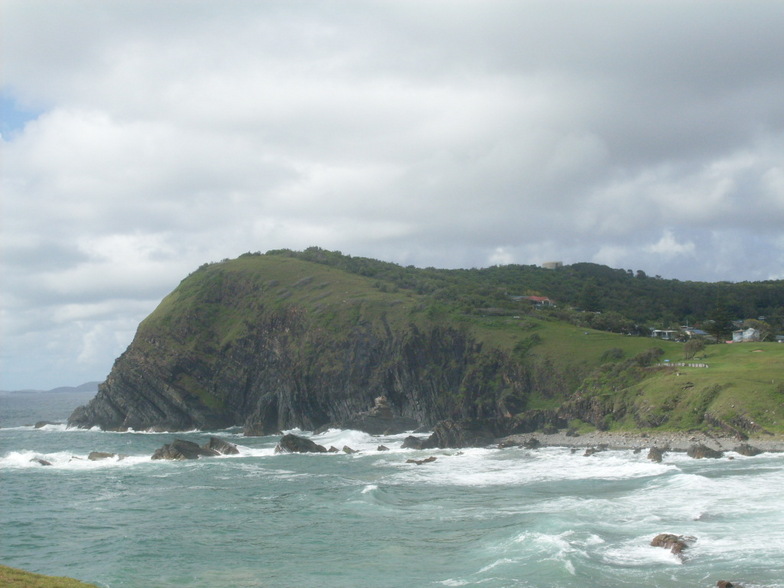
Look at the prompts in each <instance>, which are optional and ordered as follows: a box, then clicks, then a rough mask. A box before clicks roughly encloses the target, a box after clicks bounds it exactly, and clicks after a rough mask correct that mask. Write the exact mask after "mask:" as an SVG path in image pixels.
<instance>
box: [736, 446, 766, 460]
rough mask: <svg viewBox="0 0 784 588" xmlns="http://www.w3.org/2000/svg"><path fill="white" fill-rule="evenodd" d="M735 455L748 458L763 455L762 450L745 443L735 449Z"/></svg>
mask: <svg viewBox="0 0 784 588" xmlns="http://www.w3.org/2000/svg"><path fill="white" fill-rule="evenodd" d="M733 451H734V452H735V453H740V454H741V455H745V456H748V457H753V456H755V455H759V454H760V453H763V451H762V449H758V448H756V447H753V446H752V445H749V444H748V443H743V444H742V445H738V446H737V447H736V448H735V449H733Z"/></svg>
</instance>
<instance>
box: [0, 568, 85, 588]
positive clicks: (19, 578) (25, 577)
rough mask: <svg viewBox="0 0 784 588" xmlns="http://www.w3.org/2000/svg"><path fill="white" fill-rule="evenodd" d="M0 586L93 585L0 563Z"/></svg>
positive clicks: (62, 587)
mask: <svg viewBox="0 0 784 588" xmlns="http://www.w3.org/2000/svg"><path fill="white" fill-rule="evenodd" d="M0 586H6V587H8V588H13V587H15V586H17V587H19V588H84V587H85V586H94V584H86V583H84V582H80V581H79V580H74V579H72V578H62V577H56V576H42V575H41V574H33V573H32V572H26V571H24V570H18V569H16V568H9V567H8V566H3V565H0Z"/></svg>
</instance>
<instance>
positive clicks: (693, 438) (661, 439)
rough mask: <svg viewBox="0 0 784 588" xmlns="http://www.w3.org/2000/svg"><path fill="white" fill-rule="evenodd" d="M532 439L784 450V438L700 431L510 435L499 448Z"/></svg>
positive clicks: (562, 443)
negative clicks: (746, 445)
mask: <svg viewBox="0 0 784 588" xmlns="http://www.w3.org/2000/svg"><path fill="white" fill-rule="evenodd" d="M532 439H535V440H537V441H538V442H539V443H540V444H541V445H540V446H542V447H575V448H589V447H599V446H603V447H605V448H607V449H649V448H651V447H658V448H660V449H663V448H669V450H670V451H687V450H688V449H689V448H690V447H692V446H694V445H704V446H706V447H708V448H710V449H714V450H717V451H733V450H734V449H735V448H736V447H738V446H740V445H742V444H748V445H751V446H753V447H756V448H758V449H760V450H762V451H767V452H780V451H784V436H782V435H761V436H754V437H751V438H749V439H747V440H739V439H738V438H737V437H733V436H720V435H712V434H708V433H703V432H686V433H683V432H668V433H662V432H657V433H638V432H608V431H591V432H589V433H580V434H569V433H567V432H566V431H558V432H556V433H551V434H544V433H541V432H538V433H525V434H522V435H510V436H508V437H504V438H503V439H499V445H501V446H515V445H528V444H530V443H531V442H532Z"/></svg>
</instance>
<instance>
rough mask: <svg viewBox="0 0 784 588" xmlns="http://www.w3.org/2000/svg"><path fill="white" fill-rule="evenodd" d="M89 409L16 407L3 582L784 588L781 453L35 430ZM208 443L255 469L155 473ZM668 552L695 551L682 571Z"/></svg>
mask: <svg viewBox="0 0 784 588" xmlns="http://www.w3.org/2000/svg"><path fill="white" fill-rule="evenodd" d="M89 397H90V396H89V395H87V396H86V395H85V394H84V393H81V394H78V393H62V394H56V395H53V394H43V393H38V394H7V395H2V396H0V505H1V507H2V508H0V513H2V514H0V529H1V531H0V533H1V535H0V563H3V564H5V565H9V566H12V567H18V568H23V569H27V570H30V571H34V572H39V573H44V574H51V575H58V576H60V575H62V576H71V577H75V578H78V579H81V580H84V581H87V582H92V583H94V584H96V585H98V586H105V587H111V588H120V587H123V588H136V587H139V588H141V587H144V588H150V587H174V586H177V587H181V586H188V587H190V586H193V587H210V588H215V587H238V588H239V587H248V588H250V587H254V588H255V587H341V588H345V587H353V586H362V587H390V588H394V587H419V586H429V587H442V586H448V587H452V586H482V587H485V588H500V587H553V588H555V587H557V588H572V587H574V588H586V587H587V588H592V587H595V588H599V587H606V588H616V587H618V588H620V587H634V588H641V587H645V586H655V587H659V588H666V587H673V588H675V587H677V588H683V587H685V586H688V587H706V588H707V587H710V586H715V585H716V582H717V581H718V580H730V581H732V582H733V583H735V584H736V585H737V584H742V585H743V586H745V587H746V588H754V587H762V586H765V587H769V588H784V492H782V488H784V454H773V453H767V454H762V455H759V456H756V457H743V456H740V455H736V454H732V453H730V454H728V457H725V458H723V459H718V460H695V459H691V458H689V457H687V456H686V455H685V454H679V453H668V454H666V456H665V459H664V461H663V462H662V463H653V462H651V461H649V460H648V459H646V452H645V451H643V452H640V453H636V454H635V453H634V452H633V451H631V450H624V451H605V452H601V453H597V454H595V455H593V456H590V457H585V456H583V452H582V451H578V452H572V451H571V450H570V449H568V448H543V449H537V450H528V449H519V448H511V449H495V448H487V449H462V450H454V449H450V450H428V451H415V450H408V449H401V448H400V445H401V442H402V440H403V439H404V438H405V436H406V435H396V436H390V437H371V436H369V435H366V434H364V433H360V432H357V431H344V430H330V431H328V432H327V433H324V434H321V435H312V434H310V433H308V432H302V431H294V432H296V433H299V434H302V435H304V436H308V437H312V438H313V439H314V440H315V441H316V442H318V443H320V444H322V445H324V446H326V447H329V446H331V445H332V446H335V447H338V448H342V447H343V446H344V445H347V446H349V447H351V448H353V449H355V450H358V451H359V453H355V454H346V453H342V452H341V453H337V454H279V455H275V453H274V447H275V444H276V442H277V441H278V439H279V437H277V436H273V437H243V436H242V435H241V431H240V430H238V429H229V430H223V431H211V432H209V433H207V432H196V431H194V432H189V433H182V434H172V433H134V432H128V433H110V432H101V431H98V430H78V429H68V428H66V426H65V425H63V424H53V425H47V426H44V427H42V428H39V429H36V428H34V427H33V426H32V425H33V423H35V422H36V421H40V420H50V421H64V420H65V419H66V418H67V416H68V415H69V414H70V412H71V410H73V408H75V407H76V406H77V405H79V404H83V403H84V402H86V401H87V400H89ZM209 435H215V436H218V437H221V438H224V439H226V440H228V441H230V442H232V443H235V444H237V445H238V447H239V449H240V454H239V455H237V456H221V457H213V458H205V459H200V460H196V461H153V460H151V459H150V456H151V454H152V453H153V451H155V449H157V448H159V447H160V446H162V445H163V444H165V443H169V442H171V441H172V440H174V439H175V438H183V439H189V440H193V441H197V442H199V443H200V444H201V443H204V442H205V441H206V440H207V438H208V437H209ZM379 445H385V446H386V447H388V448H389V449H390V450H389V451H378V446H379ZM91 451H106V452H112V453H116V454H122V455H124V456H126V457H123V458H122V459H118V458H117V459H109V460H103V461H89V460H87V455H88V454H89V453H90V452H91ZM429 456H435V457H436V460H435V461H432V462H430V463H423V464H421V465H416V464H413V463H406V460H407V459H420V460H421V459H424V458H426V457H429ZM730 457H731V458H732V459H730ZM35 458H41V459H43V460H46V461H48V462H51V464H52V465H51V466H42V465H40V464H39V463H37V462H35V461H31V460H34V459H35ZM659 533H675V534H678V535H686V536H692V537H694V538H695V541H694V542H693V544H692V545H691V546H690V547H689V548H688V549H687V550H686V551H685V552H684V554H685V556H684V557H683V558H682V559H681V558H679V557H678V556H676V555H674V554H672V553H670V552H669V551H668V550H666V549H663V548H659V547H652V546H651V545H650V542H651V540H652V539H653V537H655V536H656V535H658V534H659Z"/></svg>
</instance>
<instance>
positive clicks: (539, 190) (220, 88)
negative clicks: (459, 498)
mask: <svg viewBox="0 0 784 588" xmlns="http://www.w3.org/2000/svg"><path fill="white" fill-rule="evenodd" d="M0 22H2V24H1V25H0V26H1V27H2V30H1V31H0V32H1V33H2V41H1V43H2V44H1V45H0V49H1V50H2V52H1V53H0V55H1V56H2V57H0V67H2V88H0V90H1V93H0V100H1V104H2V126H1V127H0V132H1V133H2V139H1V142H0V147H1V149H2V152H1V153H0V157H1V159H0V166H1V167H0V173H1V180H2V196H0V198H1V200H0V206H1V207H2V208H1V209H0V230H1V237H2V249H1V250H0V266H1V268H2V270H1V271H2V278H1V279H0V282H1V283H0V288H1V291H0V304H1V305H2V306H1V307H0V319H1V321H2V322H1V323H0V328H1V329H2V330H1V331H0V337H1V339H0V341H1V344H2V348H1V349H0V361H1V362H2V363H0V389H5V390H9V389H23V388H37V389H48V388H53V387H55V386H60V385H77V384H80V383H82V382H86V381H91V380H103V379H104V378H105V377H106V376H107V375H108V373H109V371H110V369H111V366H112V363H113V361H114V359H115V358H116V357H117V356H119V355H120V353H122V352H123V351H124V350H125V348H126V347H127V346H128V344H129V343H130V342H131V340H132V338H133V335H134V333H135V330H136V327H137V325H138V323H139V322H140V321H141V320H142V319H143V318H144V317H145V316H146V315H147V314H149V313H150V312H151V311H152V310H153V309H154V308H155V307H156V305H157V304H158V303H159V301H160V300H161V298H163V296H165V295H166V294H167V293H169V292H170V291H171V290H173V289H174V288H175V287H176V286H177V284H178V283H179V282H180V280H182V279H183V278H184V277H185V276H187V275H188V274H189V273H190V272H192V271H193V270H195V269H196V268H197V267H198V266H200V265H202V264H203V263H205V262H211V261H219V260H221V259H224V258H234V257H237V256H238V255H240V254H242V253H244V252H247V251H252V252H255V251H261V252H264V251H268V250H270V249H278V248H289V249H295V250H301V249H304V248H307V247H310V246H319V247H323V248H325V249H332V250H340V251H342V252H343V253H345V254H349V255H352V256H364V257H372V258H377V259H381V260H384V261H391V262H396V263H399V264H402V265H416V266H420V267H427V266H434V267H442V268H457V267H464V268H465V267H487V266H491V265H501V264H508V263H518V264H526V265H529V264H537V265H538V264H541V263H543V262H546V261H562V262H563V263H565V264H570V263H576V262H594V263H600V264H605V265H609V266H611V267H614V268H622V269H632V270H635V271H636V270H638V269H641V270H643V271H645V272H646V273H647V274H649V275H661V276H662V277H665V278H676V279H680V280H697V281H710V282H713V281H724V280H727V281H733V282H738V281H747V280H749V281H757V280H766V279H781V278H784V67H783V66H782V55H784V35H782V34H781V31H783V30H784V2H782V1H777V0H737V1H725V0H715V1H711V2H697V1H685V0H681V1H671V0H656V1H655V2H654V1H647V0H646V1H643V0H623V1H621V0H617V1H593V2H586V1H584V0H573V1H562V0H542V1H525V0H514V1H501V0H497V1H496V0H474V1H463V0H449V1H446V0H443V1H433V0H416V1H413V0H412V1H407V0H394V1H387V2H382V1H373V0H356V1H330V0H312V1H302V0H285V1H282V0H281V1H277V2H275V1H269V2H256V1H250V0H247V1H246V0H241V1H238V0H220V1H218V0H211V1H201V0H187V1H186V0H110V1H107V0H94V1H93V0H69V1H68V2H64V1H61V0H3V2H2V5H0Z"/></svg>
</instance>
